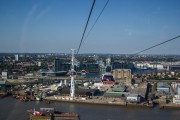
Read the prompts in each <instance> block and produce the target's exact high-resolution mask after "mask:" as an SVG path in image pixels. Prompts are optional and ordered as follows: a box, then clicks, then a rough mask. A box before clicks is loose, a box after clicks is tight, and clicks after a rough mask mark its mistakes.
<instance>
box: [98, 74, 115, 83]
mask: <svg viewBox="0 0 180 120" xmlns="http://www.w3.org/2000/svg"><path fill="white" fill-rule="evenodd" d="M101 81H102V82H103V84H114V78H113V76H112V74H110V73H106V74H103V75H102V79H101Z"/></svg>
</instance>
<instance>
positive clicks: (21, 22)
mask: <svg viewBox="0 0 180 120" xmlns="http://www.w3.org/2000/svg"><path fill="white" fill-rule="evenodd" d="M92 2H93V0H0V41H1V42H0V53H8V52H11V53H70V52H71V50H70V49H71V48H75V49H77V48H78V45H79V42H80V39H81V36H82V33H83V29H84V27H85V23H86V20H87V17H88V14H89V10H90V7H91V5H92ZM105 3H106V0H96V4H95V6H94V10H93V13H92V18H91V19H90V24H89V26H88V29H87V32H88V30H89V29H90V28H91V26H92V24H93V22H94V21H95V19H96V18H97V16H98V15H99V13H100V11H101V9H102V8H103V6H104V5H105ZM179 6H180V0H110V1H109V4H108V5H107V7H106V9H105V10H104V12H103V14H102V15H101V17H100V18H99V21H98V22H97V23H96V26H95V27H94V29H93V30H92V31H91V33H90V35H89V36H88V38H87V39H86V40H85V42H84V43H83V44H82V47H81V49H80V52H79V53H80V54H81V53H112V54H133V53H136V52H138V51H141V50H143V49H145V48H148V47H150V46H153V45H155V44H158V43H160V42H163V41H165V40H168V39H170V38H173V37H176V36H178V35H180V22H179V21H180V7H179ZM179 45H180V38H178V39H176V40H174V41H171V42H169V43H166V44H163V45H162V46H159V47H157V48H153V49H151V50H149V51H146V52H143V53H142V54H180V47H179Z"/></svg>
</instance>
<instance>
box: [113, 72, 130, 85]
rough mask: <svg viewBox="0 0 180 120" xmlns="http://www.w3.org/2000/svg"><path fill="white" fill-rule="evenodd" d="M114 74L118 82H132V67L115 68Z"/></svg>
mask: <svg viewBox="0 0 180 120" xmlns="http://www.w3.org/2000/svg"><path fill="white" fill-rule="evenodd" d="M112 75H113V77H114V79H115V81H116V82H121V81H122V80H124V81H125V82H126V83H127V84H131V78H132V75H131V69H114V70H113V71H112Z"/></svg>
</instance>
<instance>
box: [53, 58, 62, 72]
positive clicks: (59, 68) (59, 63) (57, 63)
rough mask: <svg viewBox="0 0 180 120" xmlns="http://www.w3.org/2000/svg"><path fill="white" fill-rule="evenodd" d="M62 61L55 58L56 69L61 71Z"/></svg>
mask: <svg viewBox="0 0 180 120" xmlns="http://www.w3.org/2000/svg"><path fill="white" fill-rule="evenodd" d="M61 64H62V61H61V60H60V59H55V60H54V71H61Z"/></svg>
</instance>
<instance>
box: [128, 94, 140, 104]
mask: <svg viewBox="0 0 180 120" xmlns="http://www.w3.org/2000/svg"><path fill="white" fill-rule="evenodd" d="M126 100H127V102H133V103H140V102H141V97H140V96H139V95H138V94H129V95H128V96H127V98H126Z"/></svg>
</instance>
